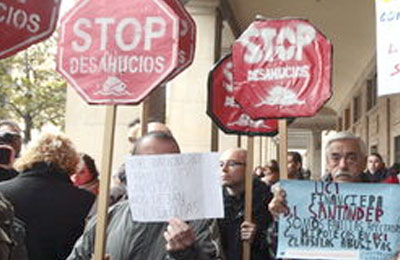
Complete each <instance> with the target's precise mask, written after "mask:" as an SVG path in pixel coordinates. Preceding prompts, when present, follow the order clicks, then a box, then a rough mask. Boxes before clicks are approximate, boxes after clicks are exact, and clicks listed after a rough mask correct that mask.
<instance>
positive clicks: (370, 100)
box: [367, 74, 378, 111]
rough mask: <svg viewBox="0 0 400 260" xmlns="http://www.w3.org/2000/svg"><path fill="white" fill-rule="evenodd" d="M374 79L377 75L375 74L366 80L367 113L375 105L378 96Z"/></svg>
mask: <svg viewBox="0 0 400 260" xmlns="http://www.w3.org/2000/svg"><path fill="white" fill-rule="evenodd" d="M376 77H377V75H376V74H375V76H374V77H373V78H372V79H369V80H367V111H368V110H370V109H371V108H373V107H374V106H375V105H376V100H377V96H378V92H377V87H376V85H377V83H376V82H377V81H376Z"/></svg>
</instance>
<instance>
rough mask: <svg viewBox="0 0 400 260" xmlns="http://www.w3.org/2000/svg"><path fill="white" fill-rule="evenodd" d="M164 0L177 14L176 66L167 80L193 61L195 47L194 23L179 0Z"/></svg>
mask: <svg viewBox="0 0 400 260" xmlns="http://www.w3.org/2000/svg"><path fill="white" fill-rule="evenodd" d="M164 1H165V3H166V4H168V5H169V6H170V7H171V8H172V9H173V10H174V11H175V13H176V14H177V15H178V16H179V45H178V46H179V51H178V67H177V68H176V69H175V70H174V71H173V72H172V74H171V75H170V76H169V77H168V80H171V79H173V78H174V77H175V76H177V75H178V74H179V73H181V72H182V71H183V70H185V69H186V68H187V67H189V66H190V65H191V64H192V62H193V59H194V52H195V49H196V24H195V22H194V20H193V18H192V16H191V15H190V14H189V13H188V11H186V9H185V7H184V6H183V4H182V3H181V2H180V1H179V0H164Z"/></svg>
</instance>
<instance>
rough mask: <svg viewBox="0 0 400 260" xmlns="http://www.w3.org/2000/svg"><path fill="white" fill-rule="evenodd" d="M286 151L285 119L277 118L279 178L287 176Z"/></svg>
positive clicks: (286, 132) (286, 131)
mask: <svg viewBox="0 0 400 260" xmlns="http://www.w3.org/2000/svg"><path fill="white" fill-rule="evenodd" d="M287 152H288V127H287V121H286V120H285V119H279V169H280V173H279V175H280V176H279V177H280V179H281V180H286V179H287V178H288V172H287Z"/></svg>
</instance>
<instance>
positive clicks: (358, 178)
mask: <svg viewBox="0 0 400 260" xmlns="http://www.w3.org/2000/svg"><path fill="white" fill-rule="evenodd" d="M366 150H367V149H366V145H365V143H364V142H363V141H362V140H361V138H359V137H356V136H354V135H353V134H351V133H348V132H338V133H336V134H335V135H334V136H332V137H331V138H330V139H329V141H328V143H327V144H326V147H325V153H326V169H327V171H328V173H329V175H328V176H329V180H328V181H333V182H368V181H369V180H368V179H366V178H365V175H364V174H363V170H364V169H365V165H366V161H367V156H366ZM273 190H274V197H273V199H272V201H271V202H270V203H269V205H268V208H269V210H270V212H272V213H274V214H275V215H278V214H281V213H286V212H288V208H287V205H286V203H285V196H286V194H285V191H284V190H282V189H281V188H279V187H278V188H276V189H273Z"/></svg>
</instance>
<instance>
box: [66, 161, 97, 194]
mask: <svg viewBox="0 0 400 260" xmlns="http://www.w3.org/2000/svg"><path fill="white" fill-rule="evenodd" d="M80 159H81V160H80V163H79V166H78V170H77V172H76V173H75V174H73V175H72V176H71V181H72V183H73V184H74V185H75V186H77V187H79V188H81V189H85V190H87V191H89V192H91V193H93V194H94V195H96V196H97V194H98V193H99V171H98V170H97V167H96V163H95V161H94V159H93V158H92V157H90V155H88V154H85V153H82V154H80Z"/></svg>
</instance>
